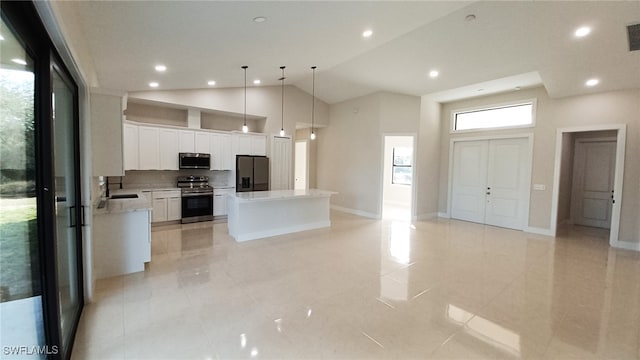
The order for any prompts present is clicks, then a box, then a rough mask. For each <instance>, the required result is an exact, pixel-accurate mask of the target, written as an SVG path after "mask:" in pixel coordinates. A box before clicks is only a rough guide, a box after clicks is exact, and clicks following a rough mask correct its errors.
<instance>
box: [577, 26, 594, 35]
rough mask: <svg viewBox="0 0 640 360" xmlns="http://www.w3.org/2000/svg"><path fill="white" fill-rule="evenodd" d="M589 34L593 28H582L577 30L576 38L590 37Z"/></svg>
mask: <svg viewBox="0 0 640 360" xmlns="http://www.w3.org/2000/svg"><path fill="white" fill-rule="evenodd" d="M589 33H591V28H590V27H588V26H582V27H579V28H577V29H576V32H575V33H574V34H575V35H576V37H585V36H587V35H589Z"/></svg>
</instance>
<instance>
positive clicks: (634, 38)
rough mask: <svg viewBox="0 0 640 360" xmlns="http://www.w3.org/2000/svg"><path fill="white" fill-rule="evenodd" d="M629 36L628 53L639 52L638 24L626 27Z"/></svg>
mask: <svg viewBox="0 0 640 360" xmlns="http://www.w3.org/2000/svg"><path fill="white" fill-rule="evenodd" d="M627 32H628V34H629V51H636V50H640V24H635V25H629V26H627Z"/></svg>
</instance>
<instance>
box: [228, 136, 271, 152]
mask: <svg viewBox="0 0 640 360" xmlns="http://www.w3.org/2000/svg"><path fill="white" fill-rule="evenodd" d="M233 153H234V154H235V155H261V156H265V155H267V137H266V136H265V135H258V134H234V135H233Z"/></svg>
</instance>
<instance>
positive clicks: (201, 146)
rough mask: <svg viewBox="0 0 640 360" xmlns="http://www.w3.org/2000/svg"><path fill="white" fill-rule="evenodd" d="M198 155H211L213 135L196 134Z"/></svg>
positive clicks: (206, 133) (205, 133)
mask: <svg viewBox="0 0 640 360" xmlns="http://www.w3.org/2000/svg"><path fill="white" fill-rule="evenodd" d="M195 152H197V153H203V154H210V153H211V133H208V132H196V151H195Z"/></svg>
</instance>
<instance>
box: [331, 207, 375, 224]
mask: <svg viewBox="0 0 640 360" xmlns="http://www.w3.org/2000/svg"><path fill="white" fill-rule="evenodd" d="M331 210H337V211H341V212H344V213H347V214H352V215H358V216H362V217H366V218H370V219H376V220H379V219H380V215H378V214H374V213H370V212H366V211H362V210H356V209H350V208H346V207H342V206H338V205H331Z"/></svg>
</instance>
